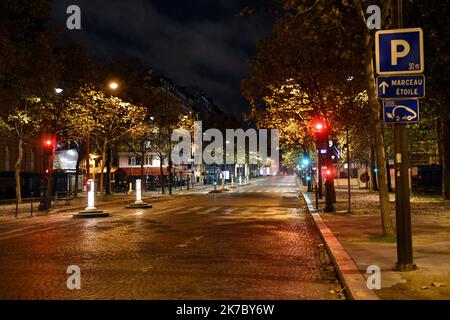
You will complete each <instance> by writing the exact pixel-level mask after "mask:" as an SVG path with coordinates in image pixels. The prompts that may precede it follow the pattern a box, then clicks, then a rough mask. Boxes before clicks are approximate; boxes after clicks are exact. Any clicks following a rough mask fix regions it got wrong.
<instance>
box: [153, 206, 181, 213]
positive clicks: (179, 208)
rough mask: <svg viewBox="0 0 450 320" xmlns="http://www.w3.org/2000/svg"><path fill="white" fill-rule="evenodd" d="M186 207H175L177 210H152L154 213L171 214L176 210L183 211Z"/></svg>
mask: <svg viewBox="0 0 450 320" xmlns="http://www.w3.org/2000/svg"><path fill="white" fill-rule="evenodd" d="M185 208H186V207H177V208H169V209H161V210H158V209H156V210H154V211H156V213H172V212H174V211H178V210H184V209H185Z"/></svg>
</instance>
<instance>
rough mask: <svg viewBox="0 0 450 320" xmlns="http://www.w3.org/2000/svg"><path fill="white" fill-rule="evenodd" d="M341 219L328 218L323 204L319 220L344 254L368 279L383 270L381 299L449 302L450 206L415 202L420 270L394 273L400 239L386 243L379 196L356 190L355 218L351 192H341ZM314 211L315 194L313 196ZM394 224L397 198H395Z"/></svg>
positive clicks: (338, 207) (415, 198) (448, 203)
mask: <svg viewBox="0 0 450 320" xmlns="http://www.w3.org/2000/svg"><path fill="white" fill-rule="evenodd" d="M336 192H337V201H338V202H337V203H336V204H335V207H336V210H337V212H338V213H334V214H328V213H327V214H324V213H323V207H324V204H323V200H322V201H320V206H319V208H320V210H319V212H318V213H319V215H320V216H321V218H322V220H323V221H324V222H325V224H326V226H327V227H328V228H329V229H330V230H331V232H332V233H333V234H334V235H335V236H336V237H337V239H338V240H339V242H340V243H341V244H342V246H343V248H344V250H345V251H346V252H347V254H348V255H349V256H350V257H351V259H352V260H353V261H354V262H355V264H356V265H357V267H358V268H359V270H360V272H361V273H362V274H363V275H364V277H365V278H366V279H367V277H368V276H370V274H367V273H366V270H367V267H369V266H370V265H377V266H379V267H380V268H381V287H382V288H381V290H375V291H374V292H375V293H376V294H377V295H378V297H379V298H380V299H396V300H397V299H402V300H403V299H447V300H448V299H450V201H446V202H444V201H442V200H440V198H439V197H432V196H412V197H411V211H412V212H411V215H412V227H413V250H414V262H415V263H416V265H417V267H418V270H416V271H412V272H404V273H400V272H394V271H392V268H393V267H394V265H395V262H396V261H397V251H396V250H397V249H396V241H395V239H385V238H381V237H380V235H381V217H380V213H379V206H378V193H375V192H370V191H367V190H352V214H350V215H349V214H346V213H345V212H346V211H347V209H348V202H347V201H348V200H347V199H348V197H347V191H346V190H345V191H344V190H342V191H340V190H337V191H336ZM308 196H309V197H310V200H311V203H312V205H313V206H314V194H311V193H309V194H308ZM390 197H391V207H392V214H393V220H394V223H395V202H394V199H395V195H394V194H391V195H390Z"/></svg>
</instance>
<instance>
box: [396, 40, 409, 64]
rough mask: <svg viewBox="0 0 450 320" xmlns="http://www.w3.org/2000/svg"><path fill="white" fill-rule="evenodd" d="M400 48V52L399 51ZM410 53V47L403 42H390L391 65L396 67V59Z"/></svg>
mask: <svg viewBox="0 0 450 320" xmlns="http://www.w3.org/2000/svg"><path fill="white" fill-rule="evenodd" d="M400 48H401V50H400ZM410 51H411V46H410V45H409V43H408V42H407V41H405V40H392V41H391V64H392V65H393V66H396V65H398V59H399V58H404V57H406V56H407V55H408V54H409V52H410Z"/></svg>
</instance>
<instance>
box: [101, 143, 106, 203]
mask: <svg viewBox="0 0 450 320" xmlns="http://www.w3.org/2000/svg"><path fill="white" fill-rule="evenodd" d="M107 145H108V141H107V140H105V142H104V143H103V146H102V161H101V165H100V182H99V185H100V189H99V191H100V198H103V178H104V175H103V170H105V162H106V161H105V159H106V147H107Z"/></svg>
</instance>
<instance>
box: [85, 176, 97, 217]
mask: <svg viewBox="0 0 450 320" xmlns="http://www.w3.org/2000/svg"><path fill="white" fill-rule="evenodd" d="M89 182H90V185H91V189H90V190H89V192H88V206H87V208H86V210H97V208H96V207H95V182H94V181H93V180H89Z"/></svg>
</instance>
